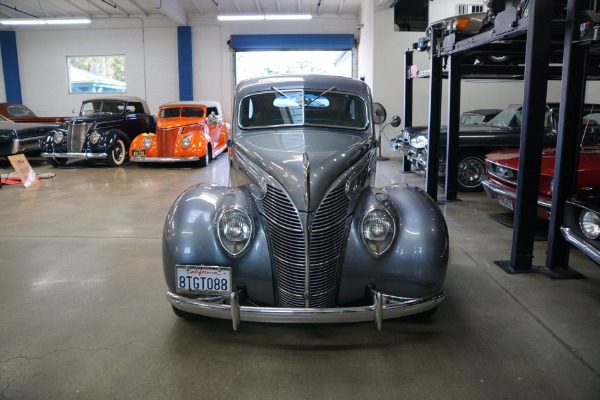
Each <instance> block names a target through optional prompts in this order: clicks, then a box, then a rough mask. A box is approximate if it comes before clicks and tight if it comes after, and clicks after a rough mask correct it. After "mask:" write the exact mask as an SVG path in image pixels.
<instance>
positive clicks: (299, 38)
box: [227, 34, 355, 51]
mask: <svg viewBox="0 0 600 400" xmlns="http://www.w3.org/2000/svg"><path fill="white" fill-rule="evenodd" d="M227 43H228V44H229V46H230V47H231V48H232V49H234V50H235V51H281V50H340V51H343V50H351V49H352V48H353V47H354V43H355V42H354V35H352V34H335V35H232V36H231V38H230V40H229V41H228V42H227Z"/></svg>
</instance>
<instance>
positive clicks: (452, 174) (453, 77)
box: [445, 54, 461, 200]
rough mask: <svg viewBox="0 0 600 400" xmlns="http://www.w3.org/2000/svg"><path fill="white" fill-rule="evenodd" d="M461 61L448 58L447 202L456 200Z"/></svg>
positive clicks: (457, 57) (452, 57)
mask: <svg viewBox="0 0 600 400" xmlns="http://www.w3.org/2000/svg"><path fill="white" fill-rule="evenodd" d="M460 59H461V56H460V55H459V54H453V55H451V56H450V57H448V63H447V65H448V131H447V133H446V185H445V188H446V200H456V197H457V186H458V185H457V182H456V180H457V175H458V165H457V164H458V140H459V125H460V86H461V84H460V82H461V77H460Z"/></svg>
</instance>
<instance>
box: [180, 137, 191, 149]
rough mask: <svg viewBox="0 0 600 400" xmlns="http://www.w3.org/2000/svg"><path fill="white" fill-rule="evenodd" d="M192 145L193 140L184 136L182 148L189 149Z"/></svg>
mask: <svg viewBox="0 0 600 400" xmlns="http://www.w3.org/2000/svg"><path fill="white" fill-rule="evenodd" d="M190 144H192V138H191V137H189V136H184V137H182V138H181V147H183V148H184V149H187V148H188V147H190Z"/></svg>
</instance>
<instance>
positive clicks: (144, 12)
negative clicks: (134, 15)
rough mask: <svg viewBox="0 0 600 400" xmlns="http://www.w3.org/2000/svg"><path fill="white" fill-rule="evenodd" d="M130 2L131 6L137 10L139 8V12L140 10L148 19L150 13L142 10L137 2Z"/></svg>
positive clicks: (132, 0) (131, 0) (133, 0)
mask: <svg viewBox="0 0 600 400" xmlns="http://www.w3.org/2000/svg"><path fill="white" fill-rule="evenodd" d="M129 2H130V3H131V4H132V5H133V6H134V7H135V8H137V9H138V10H140V12H141V13H142V15H143V16H144V17H147V16H148V13H147V12H146V10H144V9H143V8H142V6H140V5H139V4H138V3H137V1H135V0H129Z"/></svg>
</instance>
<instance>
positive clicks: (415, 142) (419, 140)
mask: <svg viewBox="0 0 600 400" xmlns="http://www.w3.org/2000/svg"><path fill="white" fill-rule="evenodd" d="M428 142H429V140H428V139H427V137H425V136H417V137H414V138H412V139H410V145H411V146H412V147H414V148H416V149H424V148H425V147H427V143H428Z"/></svg>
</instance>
